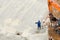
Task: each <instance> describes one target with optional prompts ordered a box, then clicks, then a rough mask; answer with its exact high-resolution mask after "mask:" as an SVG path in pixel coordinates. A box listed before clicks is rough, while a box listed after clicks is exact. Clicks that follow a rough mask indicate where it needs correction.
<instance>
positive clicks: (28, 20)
mask: <svg viewBox="0 0 60 40" xmlns="http://www.w3.org/2000/svg"><path fill="white" fill-rule="evenodd" d="M47 15H48V7H47V0H0V27H1V28H0V30H1V32H0V33H2V34H7V33H8V35H10V34H16V32H22V33H24V32H26V30H28V29H29V28H32V29H35V28H36V25H35V22H36V21H37V20H41V22H42V20H43V19H44V18H45V17H46V16H47ZM45 31H47V30H45ZM26 34H27V33H26ZM42 35H43V36H42ZM42 35H41V36H42V39H41V40H43V39H44V37H45V36H47V35H48V32H45V34H42ZM41 36H40V37H41ZM3 38H5V37H3ZM32 38H34V36H33V37H32ZM5 39H6V40H7V38H5ZM45 39H46V40H47V37H46V38H45ZM2 40H3V39H2ZM10 40H14V39H10ZM16 40H17V39H16ZM32 40H35V39H32ZM37 40H38V39H37Z"/></svg>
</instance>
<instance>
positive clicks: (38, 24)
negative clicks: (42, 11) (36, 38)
mask: <svg viewBox="0 0 60 40" xmlns="http://www.w3.org/2000/svg"><path fill="white" fill-rule="evenodd" d="M36 24H37V29H38V30H40V29H41V22H40V20H38V22H36Z"/></svg>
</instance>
